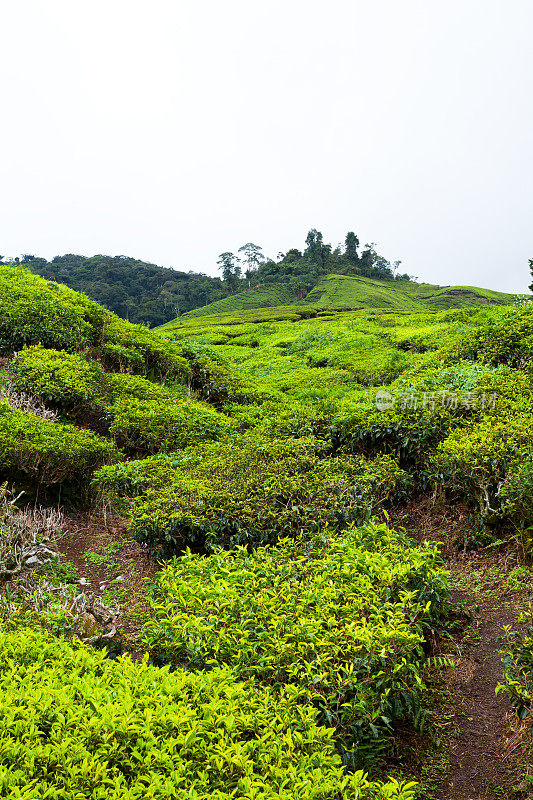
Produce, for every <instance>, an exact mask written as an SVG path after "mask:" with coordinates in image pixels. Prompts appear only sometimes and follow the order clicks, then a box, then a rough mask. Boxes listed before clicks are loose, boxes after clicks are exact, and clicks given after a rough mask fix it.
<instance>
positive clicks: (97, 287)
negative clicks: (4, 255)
mask: <svg viewBox="0 0 533 800" xmlns="http://www.w3.org/2000/svg"><path fill="white" fill-rule="evenodd" d="M21 261H22V263H23V264H25V265H26V266H27V267H28V268H29V269H31V271H32V272H34V273H36V274H38V275H42V276H43V277H44V278H47V279H48V280H53V281H57V282H59V283H64V284H66V285H67V286H69V287H70V288H71V289H74V290H75V291H77V292H83V293H84V294H86V295H88V296H89V297H90V298H91V299H92V300H96V302H97V303H101V305H103V306H105V307H106V308H108V309H109V310H110V311H114V312H115V314H118V316H120V317H123V318H124V319H129V320H130V322H135V323H140V322H143V323H147V324H148V325H150V326H155V325H163V324H164V323H165V322H168V321H169V320H171V319H175V317H177V316H179V315H180V314H183V313H185V312H186V311H191V310H192V309H193V308H198V306H203V305H205V304H206V303H212V302H214V301H215V300H220V299H221V298H222V297H225V296H226V294H227V292H226V291H225V289H224V287H223V284H222V281H221V280H220V279H219V278H212V277H210V276H208V275H203V274H201V273H195V272H179V271H178V270H175V269H171V268H167V267H159V266H157V264H150V263H147V262H145V261H140V260H139V259H137V258H130V257H128V256H105V255H95V256H91V257H85V256H80V255H73V254H67V255H64V256H55V258H53V259H52V260H51V261H47V260H46V259H45V258H38V257H35V256H23V257H22V259H21Z"/></svg>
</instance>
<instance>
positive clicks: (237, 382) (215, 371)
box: [183, 342, 258, 408]
mask: <svg viewBox="0 0 533 800" xmlns="http://www.w3.org/2000/svg"><path fill="white" fill-rule="evenodd" d="M183 355H184V356H185V358H187V360H188V362H189V366H190V370H191V376H190V379H189V385H190V387H191V388H192V389H194V390H195V391H196V392H198V394H199V396H200V397H201V398H202V400H207V402H208V403H212V404H213V405H214V406H216V407H217V408H220V407H222V406H223V405H224V404H225V403H251V402H254V401H255V400H256V399H258V392H257V390H256V389H254V388H253V387H251V386H247V385H245V383H244V381H242V379H240V378H239V377H238V376H237V375H236V374H235V372H234V371H233V370H232V369H231V368H230V367H229V365H228V364H227V363H225V362H224V360H223V359H221V358H220V357H219V356H216V355H215V354H214V353H213V352H212V351H210V350H208V349H207V348H205V347H201V346H199V345H197V344H196V343H194V344H191V342H187V343H186V344H184V346H183Z"/></svg>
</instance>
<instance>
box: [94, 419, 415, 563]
mask: <svg viewBox="0 0 533 800" xmlns="http://www.w3.org/2000/svg"><path fill="white" fill-rule="evenodd" d="M410 485H411V481H410V478H409V476H408V475H407V473H405V472H404V471H403V470H402V469H400V468H399V467H398V464H397V463H396V462H395V461H394V459H392V458H390V457H388V456H380V457H378V458H377V459H375V460H373V461H368V460H367V459H365V458H364V457H362V456H350V455H344V456H337V457H328V450H327V447H326V446H325V445H324V443H322V442H319V441H318V440H316V439H313V438H312V437H307V438H301V439H271V440H269V439H265V438H264V437H261V436H256V435H254V434H250V435H249V436H242V437H233V438H228V439H227V440H225V441H223V442H219V443H212V444H210V443H209V444H208V443H205V444H201V445H199V446H197V447H196V448H192V447H191V448H188V449H186V450H185V451H183V453H181V455H180V454H175V455H174V456H172V458H171V459H157V460H156V461H152V462H149V464H147V462H140V463H139V462H136V463H133V464H129V465H127V466H123V465H117V466H116V467H104V468H103V469H101V470H99V471H98V472H97V473H96V474H95V479H94V486H95V488H96V489H97V490H98V491H99V492H100V493H101V494H102V495H103V497H104V499H106V500H107V501H109V502H111V503H113V502H114V501H115V496H116V494H118V495H119V496H120V495H121V494H122V495H123V494H125V493H128V492H129V491H132V490H133V494H134V495H137V496H136V497H135V499H134V501H133V506H132V530H133V532H134V534H135V536H136V537H137V539H138V540H139V541H140V542H142V543H143V544H146V545H147V546H148V547H149V549H150V550H152V551H155V552H157V553H159V554H165V555H168V554H172V553H175V552H179V551H181V550H183V549H185V548H186V547H192V548H194V549H207V550H212V549H213V548H215V547H225V548H228V547H235V546H237V545H240V544H246V545H251V546H255V545H258V544H264V543H272V542H275V541H277V539H278V538H280V537H283V536H294V535H297V534H298V533H302V532H308V533H312V532H314V531H317V530H318V529H319V528H321V527H322V526H323V525H326V524H329V525H333V526H335V527H344V526H345V525H347V524H348V523H349V522H351V521H362V520H364V519H366V518H367V517H368V516H369V515H370V514H371V513H372V512H373V511H376V510H377V509H378V508H379V507H380V506H381V505H383V503H385V502H386V501H387V500H389V499H390V498H391V497H398V496H400V495H402V494H404V495H405V493H406V492H407V491H408V489H409V487H410Z"/></svg>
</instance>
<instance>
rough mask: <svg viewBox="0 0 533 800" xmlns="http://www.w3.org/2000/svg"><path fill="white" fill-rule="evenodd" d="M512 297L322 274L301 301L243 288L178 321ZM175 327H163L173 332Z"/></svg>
mask: <svg viewBox="0 0 533 800" xmlns="http://www.w3.org/2000/svg"><path fill="white" fill-rule="evenodd" d="M513 302H514V295H511V294H505V293H504V292H495V291H492V290H491V289H480V288H478V287H475V286H436V285H433V284H430V283H415V282H414V281H380V280H375V279H372V278H363V277H360V276H350V275H327V276H326V277H324V278H322V279H321V280H320V281H319V282H318V283H317V285H316V286H315V287H314V288H313V289H312V290H311V291H310V292H309V293H308V294H307V295H306V296H305V298H304V299H303V300H299V301H297V300H295V299H294V293H292V292H291V290H290V287H289V285H288V284H283V283H282V284H279V283H276V284H266V285H263V286H257V287H255V288H253V289H248V290H246V291H244V292H239V293H237V294H234V295H232V296H231V297H226V298H224V299H223V300H218V301H217V302H215V303H209V305H206V306H202V307H201V308H195V309H194V310H193V311H189V312H188V313H187V314H184V315H183V316H182V318H183V319H190V318H191V317H205V316H213V315H216V316H232V317H233V316H234V315H235V314H237V315H239V314H242V313H243V312H247V311H250V310H252V309H260V308H272V307H276V306H284V307H285V308H284V310H285V311H286V310H287V306H289V307H290V308H293V310H294V311H295V312H298V311H299V310H300V309H302V307H305V306H313V307H314V308H316V309H332V310H336V311H341V310H348V309H354V310H355V309H361V308H383V309H391V310H392V309H398V310H402V311H419V310H422V309H432V310H435V311H441V310H446V309H448V308H463V307H466V306H476V305H477V306H480V305H509V304H511V303H513ZM173 324H174V323H173V322H171V323H167V326H166V327H172V325H173Z"/></svg>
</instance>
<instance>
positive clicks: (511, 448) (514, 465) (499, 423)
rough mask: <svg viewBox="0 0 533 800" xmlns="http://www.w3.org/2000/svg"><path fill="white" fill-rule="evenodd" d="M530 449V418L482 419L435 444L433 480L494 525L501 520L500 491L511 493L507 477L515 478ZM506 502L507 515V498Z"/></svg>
mask: <svg viewBox="0 0 533 800" xmlns="http://www.w3.org/2000/svg"><path fill="white" fill-rule="evenodd" d="M532 447H533V416H532V415H531V414H521V415H518V416H516V417H512V418H511V419H505V418H504V419H502V418H501V417H498V418H496V419H495V418H494V417H493V416H492V415H486V416H485V417H484V418H483V419H482V420H481V421H480V422H478V423H475V424H473V425H471V426H469V427H467V428H464V429H460V430H455V431H452V432H451V433H450V435H449V436H448V437H447V438H446V439H445V440H444V441H443V442H441V443H440V444H439V446H438V447H437V450H436V452H435V453H434V454H433V455H432V457H431V470H432V474H433V478H434V480H435V481H437V482H439V483H442V484H443V485H444V486H447V487H449V488H450V489H452V490H453V491H455V492H457V493H460V494H463V495H466V497H467V498H469V499H470V500H472V501H473V502H474V503H476V504H477V505H478V508H479V511H480V514H481V517H482V519H483V520H484V521H485V522H491V521H495V520H497V519H498V518H501V517H502V516H504V510H503V508H502V500H503V499H504V496H503V495H502V497H500V496H499V493H500V491H501V490H502V489H503V487H504V486H507V491H509V489H511V491H512V486H513V484H512V483H506V480H509V478H508V474H509V472H512V473H514V474H515V475H517V469H519V465H520V464H521V463H522V462H523V461H524V460H526V459H527V454H528V453H529V454H530V453H531V448H532ZM515 486H517V484H516V483H515ZM514 500H515V502H516V501H517V500H518V498H517V497H515V498H514ZM506 501H507V504H506V511H507V513H510V512H511V511H512V504H509V503H508V501H509V495H507V498H506Z"/></svg>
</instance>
